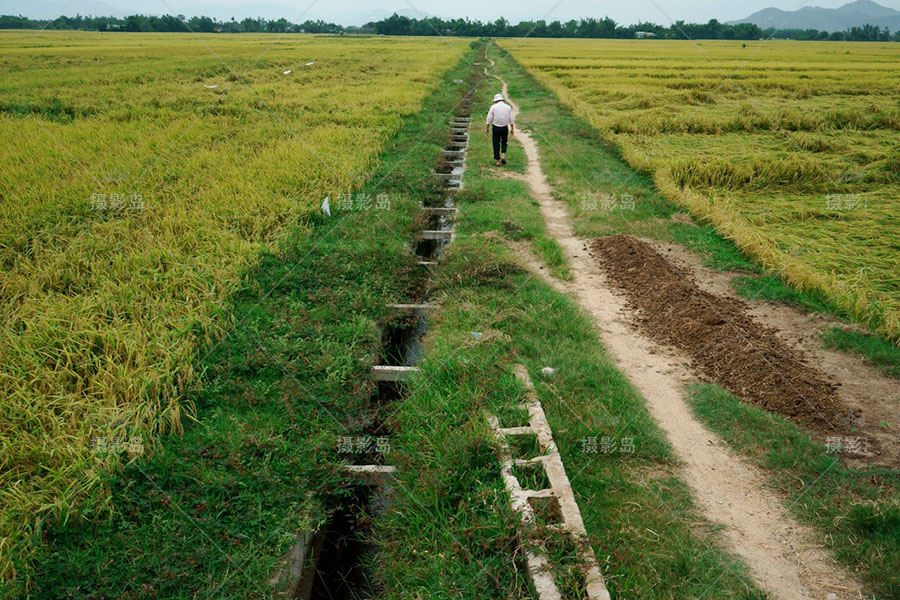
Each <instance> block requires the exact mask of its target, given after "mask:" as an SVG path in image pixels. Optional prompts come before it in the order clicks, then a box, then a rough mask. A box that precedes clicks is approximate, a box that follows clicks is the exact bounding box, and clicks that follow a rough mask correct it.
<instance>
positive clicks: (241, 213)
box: [0, 32, 467, 579]
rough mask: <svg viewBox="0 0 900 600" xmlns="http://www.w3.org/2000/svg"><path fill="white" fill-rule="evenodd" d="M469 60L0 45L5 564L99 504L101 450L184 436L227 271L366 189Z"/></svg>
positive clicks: (168, 42)
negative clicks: (56, 514)
mask: <svg viewBox="0 0 900 600" xmlns="http://www.w3.org/2000/svg"><path fill="white" fill-rule="evenodd" d="M466 46H467V43H466V42H464V41H460V40H450V41H448V40H445V39H403V38H387V39H383V38H381V39H374V38H373V39H359V38H356V39H353V38H336V37H319V38H317V37H312V36H298V35H290V36H272V35H266V36H255V35H241V36H233V37H224V36H215V35H211V36H191V35H186V34H185V35H181V34H174V35H166V34H95V33H71V32H67V33H62V32H43V33H36V32H28V33H21V32H14V33H3V34H0V72H2V77H0V156H2V164H3V169H2V172H0V265H2V275H0V322H2V326H3V327H2V330H0V395H2V397H3V402H2V405H0V465H2V469H0V494H2V500H0V556H6V557H9V555H10V553H9V550H10V546H11V545H15V544H17V543H19V542H21V541H22V535H23V534H25V531H26V528H25V527H23V525H26V524H29V523H34V522H35V521H36V519H35V518H34V517H35V515H36V514H41V513H42V512H44V511H48V510H53V509H58V508H61V507H63V506H65V505H66V504H67V503H69V502H70V501H72V500H73V499H79V498H81V499H84V498H86V497H87V498H89V497H90V496H91V495H94V496H95V497H94V498H93V500H92V501H93V502H94V503H95V504H96V505H100V504H102V503H103V502H104V499H105V498H104V494H103V491H102V489H101V488H100V487H98V485H97V483H98V477H99V472H100V471H101V470H102V467H103V466H104V465H108V464H110V461H111V458H110V457H111V456H113V455H112V454H107V455H104V454H102V453H98V452H95V451H92V444H94V443H95V442H96V441H97V440H98V438H107V440H108V439H110V438H119V439H121V440H132V438H133V437H135V436H140V435H141V432H143V434H144V439H143V444H144V445H147V444H150V443H151V441H152V440H150V439H148V438H147V432H150V431H157V430H160V429H170V430H177V429H179V428H180V426H181V421H182V417H183V416H184V415H185V413H189V412H190V407H187V406H184V403H183V402H182V401H181V399H180V395H179V394H180V390H183V389H184V387H183V386H184V385H185V384H188V383H190V382H192V381H193V380H194V377H195V374H194V373H193V371H192V366H191V365H192V360H193V359H194V358H195V355H196V352H197V348H198V341H200V342H201V343H202V342H203V340H206V341H209V340H211V339H214V338H215V337H216V336H217V334H218V333H219V332H220V331H221V330H222V329H223V328H224V327H227V326H228V325H229V322H228V319H227V317H225V315H224V312H223V309H224V307H225V306H226V302H225V300H226V298H227V296H228V294H229V293H230V292H231V291H233V290H234V289H235V288H236V286H237V284H238V281H239V277H240V275H241V273H242V272H243V271H244V270H245V268H246V267H247V266H248V265H249V264H250V263H251V262H252V261H253V260H254V257H255V256H256V255H257V253H258V252H259V251H260V250H261V249H262V248H264V247H267V246H270V245H271V244H273V243H274V242H276V241H277V240H278V239H279V236H280V235H281V234H282V233H283V232H284V231H285V230H286V228H288V227H289V226H291V225H293V224H297V223H298V222H302V221H303V220H304V217H305V216H306V215H308V214H309V213H310V212H311V211H312V210H315V209H317V208H318V206H319V204H320V203H321V201H322V200H323V199H324V197H325V196H326V194H331V195H332V197H333V198H334V197H335V195H336V194H337V193H340V192H346V191H348V190H350V189H353V188H355V187H356V186H358V185H359V184H360V183H361V182H363V181H364V180H365V178H366V176H367V175H368V174H369V173H370V172H371V170H372V168H373V166H374V164H375V161H376V158H377V155H378V153H379V151H380V150H381V149H382V148H383V145H384V143H385V142H386V140H387V139H388V138H389V136H390V135H391V134H393V133H394V132H395V131H396V130H397V128H398V127H399V126H400V125H401V122H402V118H403V117H404V116H405V115H408V114H411V113H413V112H415V111H416V110H417V109H418V108H419V106H420V105H421V102H422V101H423V99H424V98H425V97H426V95H427V94H428V93H429V92H430V91H431V90H432V89H433V88H434V87H435V86H436V85H437V84H438V82H439V76H440V75H441V74H442V73H443V72H445V71H446V70H447V69H449V68H450V67H451V66H452V65H453V64H455V63H456V62H457V61H458V60H459V56H460V52H461V51H462V50H464V49H465V47H466ZM307 63H314V64H307ZM287 70H291V71H292V72H291V73H290V74H284V72H285V71H287ZM212 86H217V87H212ZM134 450H137V448H136V447H135V448H134ZM104 456H105V457H106V458H104ZM8 567H9V564H8V563H4V561H2V560H0V575H2V574H4V571H6V569H7V568H8ZM0 579H2V577H0Z"/></svg>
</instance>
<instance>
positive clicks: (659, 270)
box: [592, 235, 855, 431]
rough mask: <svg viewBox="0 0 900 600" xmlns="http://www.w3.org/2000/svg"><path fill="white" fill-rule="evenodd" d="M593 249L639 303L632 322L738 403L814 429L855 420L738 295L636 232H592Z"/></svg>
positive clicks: (819, 377)
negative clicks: (679, 264)
mask: <svg viewBox="0 0 900 600" xmlns="http://www.w3.org/2000/svg"><path fill="white" fill-rule="evenodd" d="M592 248H593V250H594V254H595V256H596V257H597V258H599V259H600V261H599V262H600V264H601V266H602V268H603V269H604V270H605V271H606V273H607V274H608V275H609V278H610V280H611V282H612V283H613V284H615V285H616V286H618V287H620V288H621V289H623V290H624V291H625V293H626V294H627V296H628V299H629V301H630V302H631V303H632V304H633V305H634V306H635V307H637V308H638V309H639V311H640V313H639V314H640V317H639V320H640V323H639V326H640V327H642V328H643V329H644V330H645V331H646V332H647V333H648V334H649V335H650V337H652V338H654V339H655V340H656V341H658V342H660V343H663V344H668V345H673V346H676V347H678V348H680V349H682V350H683V351H685V352H686V353H687V354H688V355H689V356H690V357H691V358H692V360H693V361H694V365H695V367H696V368H697V370H698V371H699V372H700V374H701V375H702V376H703V377H705V378H707V379H708V380H710V381H711V382H714V383H716V384H718V385H719V386H721V387H723V388H725V389H727V390H728V391H730V392H731V393H733V394H735V395H736V396H738V397H739V398H741V399H742V400H744V401H745V402H750V403H753V404H756V405H758V406H760V407H762V408H764V409H766V410H769V411H772V412H777V413H779V414H782V415H784V416H787V417H791V418H793V419H798V420H800V421H803V422H806V423H810V424H815V425H817V426H818V427H817V428H824V429H827V430H830V431H842V430H843V429H844V428H845V427H846V426H847V425H848V424H850V423H852V422H853V421H854V420H855V418H854V415H852V414H847V411H846V410H843V409H842V408H841V405H840V403H839V401H838V399H837V397H836V394H835V392H836V387H835V386H834V385H833V384H831V383H829V382H828V381H827V380H826V377H825V375H824V374H823V373H822V372H820V371H819V370H817V369H816V368H814V367H812V366H810V365H809V364H808V363H806V362H805V361H804V359H803V358H802V357H801V356H799V355H798V354H797V353H796V352H795V351H794V350H793V349H792V348H790V347H788V346H787V345H785V344H784V343H783V342H782V341H781V340H780V339H779V338H778V337H777V336H776V334H775V330H774V329H771V328H768V327H764V326H762V325H760V324H759V323H757V322H756V321H754V320H753V319H752V318H751V317H750V316H749V314H748V313H747V306H746V305H745V304H744V303H743V302H741V301H739V300H736V299H732V298H722V297H719V296H715V295H713V294H710V293H708V292H705V291H703V290H701V289H699V288H698V287H697V286H696V284H695V283H694V282H693V281H692V280H691V278H690V276H689V275H688V274H686V273H684V272H682V271H681V270H680V269H678V268H676V267H675V266H674V265H672V264H671V263H670V262H669V261H667V260H666V259H665V258H663V257H662V256H661V255H659V254H658V253H657V252H656V251H655V250H653V248H651V247H650V246H649V245H648V244H646V243H644V242H642V241H640V240H638V239H636V238H633V237H629V236H624V235H616V236H611V237H604V238H599V239H597V240H595V241H594V243H593V245H592Z"/></svg>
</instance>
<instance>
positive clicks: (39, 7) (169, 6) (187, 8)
mask: <svg viewBox="0 0 900 600" xmlns="http://www.w3.org/2000/svg"><path fill="white" fill-rule="evenodd" d="M849 1H850V0H741V1H740V2H736V1H735V0H731V1H727V0H726V1H725V2H723V1H722V0H630V1H629V0H626V1H622V0H619V1H616V2H611V1H608V0H607V1H605V2H604V1H600V0H452V1H450V0H0V14H24V15H26V16H30V17H33V18H54V17H56V16H59V15H60V14H67V15H70V16H74V14H76V13H78V12H80V13H81V14H94V15H97V14H115V13H116V12H118V13H119V16H123V15H127V14H134V13H143V14H166V13H172V14H179V13H181V14H186V15H189V16H190V15H196V14H204V15H209V16H213V17H216V18H219V19H229V18H230V17H235V16H236V17H237V18H242V17H244V16H263V17H266V18H278V17H282V16H283V17H285V18H286V19H288V20H289V21H292V22H302V21H305V20H307V19H313V20H315V19H322V20H325V21H330V22H333V23H340V24H342V25H360V24H363V23H365V22H366V21H370V20H377V19H381V18H384V17H386V16H390V14H391V13H392V12H394V11H403V12H402V13H401V14H407V15H409V16H416V15H420V14H421V15H425V16H438V17H443V18H448V19H449V18H457V17H468V18H470V19H477V20H480V21H494V20H496V19H498V18H500V17H505V18H506V19H507V20H509V21H510V22H512V23H518V22H519V21H523V20H534V21H536V20H540V19H544V20H546V21H548V22H550V21H555V20H560V21H567V20H570V19H579V18H582V17H595V18H602V17H604V16H609V17H611V18H613V19H614V20H615V21H616V22H617V23H619V24H621V25H630V24H632V23H637V22H639V21H650V22H653V23H657V24H659V25H666V26H668V25H671V24H672V22H673V21H678V20H683V21H687V22H694V23H705V22H707V21H709V20H710V19H713V18H715V19H718V20H719V21H723V22H726V21H733V20H737V19H742V18H744V17H747V16H750V15H751V14H752V13H754V12H756V11H758V10H761V9H763V8H767V7H769V6H775V7H778V8H781V9H783V10H797V9H799V8H802V7H805V6H823V7H825V8H836V7H838V6H841V5H843V4H846V3H847V2H849ZM876 1H877V2H878V3H879V4H882V5H883V6H888V7H890V8H894V9H897V10H900V0H876ZM110 9H112V12H111V10H110Z"/></svg>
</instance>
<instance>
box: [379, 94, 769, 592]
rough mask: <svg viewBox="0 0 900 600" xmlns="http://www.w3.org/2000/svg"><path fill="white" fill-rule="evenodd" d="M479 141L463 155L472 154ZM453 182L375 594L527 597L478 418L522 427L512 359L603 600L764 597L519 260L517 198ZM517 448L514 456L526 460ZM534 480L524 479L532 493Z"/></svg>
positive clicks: (472, 172)
mask: <svg viewBox="0 0 900 600" xmlns="http://www.w3.org/2000/svg"><path fill="white" fill-rule="evenodd" d="M485 87H486V88H487V89H484V88H485ZM492 93H493V86H492V85H491V84H489V85H487V86H482V89H480V90H479V95H478V98H482V97H484V96H487V95H489V94H492ZM479 102H481V101H480V100H479ZM479 106H480V105H479V103H478V102H476V105H475V108H474V109H473V110H474V111H475V114H477V110H478V108H479ZM478 144H479V142H478V141H477V140H476V141H475V142H474V143H473V145H472V147H471V148H470V152H473V153H474V156H476V157H477V156H478V153H479V152H481V151H482V150H483V149H479V147H478ZM465 182H466V191H465V192H463V193H462V194H460V195H459V196H458V200H459V202H460V204H459V208H460V214H459V219H458V221H457V233H458V237H457V240H456V242H454V244H453V245H452V246H450V247H449V248H448V250H447V253H446V255H445V257H444V259H443V260H442V261H441V262H440V264H439V265H438V266H437V268H436V270H435V272H434V278H433V280H432V284H431V291H430V297H431V299H432V300H433V301H436V302H437V303H438V305H439V306H440V309H439V310H437V311H435V313H434V314H433V316H432V318H431V320H430V323H429V333H428V335H427V338H426V348H427V350H426V355H425V356H426V359H425V360H424V361H423V362H422V363H421V365H420V367H421V371H420V372H419V374H418V376H417V378H416V379H415V380H414V381H413V382H412V383H411V394H410V395H409V397H408V398H407V399H406V400H404V401H403V402H402V403H400V405H399V406H398V412H397V415H396V420H397V423H398V425H399V430H400V431H401V433H400V434H399V435H398V437H397V440H396V442H395V444H394V445H393V446H392V447H393V449H394V453H393V455H392V458H393V459H394V461H395V464H397V465H399V466H400V467H401V470H400V473H399V474H398V478H397V481H396V485H395V487H394V496H393V509H392V510H391V511H388V512H387V513H386V514H385V516H384V518H383V519H380V520H379V521H378V522H377V523H376V526H375V527H376V531H375V533H374V535H373V538H374V539H382V540H391V543H390V544H388V545H386V546H385V547H384V549H383V553H382V556H381V567H380V574H381V575H382V577H383V578H384V580H385V581H386V583H387V588H388V591H387V596H388V597H400V596H401V595H402V596H403V597H418V596H417V594H418V595H419V596H421V597H425V593H426V592H427V593H428V595H429V597H436V598H448V597H465V598H468V597H485V598H487V597H498V598H499V597H503V598H520V597H531V596H530V594H531V591H530V590H529V589H527V586H525V585H524V583H523V582H521V581H520V582H519V583H520V585H519V586H514V585H512V581H513V579H511V578H512V577H513V575H514V574H515V573H516V569H518V570H519V575H518V577H520V578H521V576H522V575H521V569H522V566H521V564H520V560H521V554H519V555H518V558H517V557H516V544H515V535H516V534H515V530H516V521H515V519H514V518H513V515H512V514H511V512H510V509H509V508H508V499H507V497H506V494H505V492H504V491H503V486H502V482H501V480H500V478H499V465H498V464H497V461H496V459H495V458H494V457H493V456H494V452H495V449H494V448H493V441H492V440H493V437H492V434H491V432H490V430H489V429H488V427H487V423H486V415H487V414H489V413H493V414H496V415H498V418H499V419H500V422H501V425H503V426H505V427H512V426H518V425H522V424H523V423H525V422H526V421H527V415H525V414H523V413H522V411H521V410H520V409H518V408H517V404H518V403H519V402H521V401H522V400H523V399H524V390H523V389H522V388H521V386H520V385H519V384H518V382H517V381H516V379H515V377H514V375H513V365H514V364H515V363H517V362H521V363H523V364H525V365H526V366H527V367H528V369H529V371H530V372H531V376H532V379H533V380H534V382H535V385H536V388H537V391H538V394H539V396H540V399H541V402H542V404H543V406H544V410H545V411H546V413H547V416H548V419H549V420H550V423H551V425H552V427H553V430H554V438H555V441H556V443H557V445H558V447H559V449H560V452H561V453H562V457H563V460H564V462H565V465H566V469H567V472H568V474H569V477H570V479H571V482H572V485H573V488H574V491H575V493H576V495H577V498H578V501H579V505H580V507H581V510H582V514H583V517H584V519H585V523H586V526H587V529H588V532H589V534H590V536H591V541H592V543H593V546H594V549H595V551H596V553H597V556H598V559H599V561H600V563H601V568H602V570H603V571H604V573H605V575H606V577H607V581H608V585H609V587H610V590H611V591H612V594H613V597H614V598H649V599H656V598H658V599H663V598H672V597H679V598H681V597H706V598H756V599H759V598H764V597H765V596H764V594H763V593H762V592H760V591H759V590H758V589H756V588H755V587H754V586H753V584H752V583H751V582H750V580H749V577H748V576H747V573H746V569H745V568H744V567H743V565H742V564H741V562H740V561H738V560H737V559H735V558H734V557H731V556H729V555H727V554H726V553H725V552H723V551H722V550H721V549H719V547H718V545H717V544H718V537H717V533H716V528H715V527H714V526H713V525H711V524H710V523H708V522H706V521H704V520H703V519H702V518H701V517H700V516H699V513H698V511H697V509H696V507H695V506H694V505H693V502H692V500H691V497H690V493H689V491H688V489H687V487H686V486H685V484H684V483H683V482H681V481H680V480H679V479H678V477H677V463H676V460H675V458H674V456H673V455H672V453H671V450H670V448H669V446H668V443H667V442H666V440H665V437H664V435H663V434H662V432H661V431H660V430H659V429H658V427H657V426H656V424H655V423H654V421H653V419H652V418H651V417H650V414H649V413H648V411H647V409H646V407H645V405H644V402H643V400H642V399H641V398H640V396H639V395H638V394H637V392H636V391H635V390H634V389H633V388H632V387H631V385H630V384H629V382H628V381H627V380H626V379H625V377H624V376H623V375H622V374H621V373H619V372H618V371H617V370H616V369H615V367H614V366H613V364H612V361H611V360H610V358H609V357H608V356H607V355H606V353H605V352H604V350H603V349H602V347H601V346H600V344H599V341H598V339H597V335H596V331H595V328H594V325H593V324H592V323H591V321H590V320H589V319H588V318H587V317H586V316H585V315H584V314H583V313H582V312H581V310H580V309H579V308H578V306H577V305H576V304H575V303H574V302H573V301H572V300H570V299H568V298H566V297H565V296H564V295H562V294H559V293H557V292H555V291H554V290H553V289H551V288H550V287H549V286H548V285H546V284H545V283H543V282H542V281H541V280H539V279H538V278H536V277H534V276H532V275H530V274H528V273H526V272H524V271H523V269H522V268H521V267H520V266H519V264H518V262H517V261H516V252H517V250H516V249H515V247H514V248H513V249H511V248H510V247H509V242H510V239H509V232H510V231H516V232H519V233H523V232H524V233H530V234H531V235H532V236H537V235H538V234H539V232H540V229H539V226H538V224H539V223H540V213H539V209H538V207H537V206H536V205H535V203H534V202H533V201H532V200H531V199H530V198H529V197H528V195H527V190H525V189H522V188H521V187H519V186H518V183H519V182H515V181H511V180H507V179H504V180H499V181H498V180H496V177H495V174H494V173H491V172H490V171H489V170H487V169H479V168H478V166H477V161H476V164H473V165H472V166H471V168H470V169H469V170H467V172H466V175H465ZM506 221H512V223H513V225H514V227H510V226H509V225H506V226H504V222H506ZM532 239H534V237H532ZM473 332H476V333H480V334H481V335H480V336H479V337H477V338H476V337H475V336H473V335H472V333H473ZM544 366H552V367H554V368H555V369H556V374H555V375H554V376H553V378H552V379H548V380H544V379H542V378H541V376H539V372H540V369H541V368H542V367H544ZM604 437H610V438H615V439H616V440H617V441H618V442H621V441H622V438H630V439H631V440H632V441H633V442H634V444H633V452H609V453H603V452H596V453H592V452H586V451H584V450H585V447H586V443H587V442H586V440H590V439H592V438H596V440H602V439H603V438H604ZM523 445H524V447H523V448H516V449H515V451H516V452H522V453H525V454H528V453H531V452H534V450H535V448H534V447H530V448H529V447H528V446H527V442H526V443H524V444H523ZM529 477H532V476H529ZM533 478H534V479H535V481H532V482H530V484H531V485H535V486H540V485H541V481H540V480H539V478H538V477H537V476H536V475H535V476H533ZM648 529H651V530H653V531H656V532H665V535H662V536H656V535H653V534H651V533H648V532H647V530H648ZM423 532H424V533H425V534H424V535H423ZM558 541H560V540H552V539H548V540H546V543H547V545H548V547H547V550H548V551H549V552H550V553H551V554H554V555H555V556H556V557H557V558H558V559H560V567H561V568H560V569H559V571H558V572H555V573H554V576H555V577H556V581H557V582H558V583H559V584H560V585H561V587H563V588H565V589H567V590H569V592H570V593H576V595H577V590H578V589H579V588H580V587H581V586H583V581H580V580H579V577H578V573H577V569H576V568H574V565H573V564H572V557H573V552H572V548H570V547H569V548H567V547H566V544H565V543H561V544H557V543H556V542H558ZM570 597H576V596H570Z"/></svg>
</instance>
